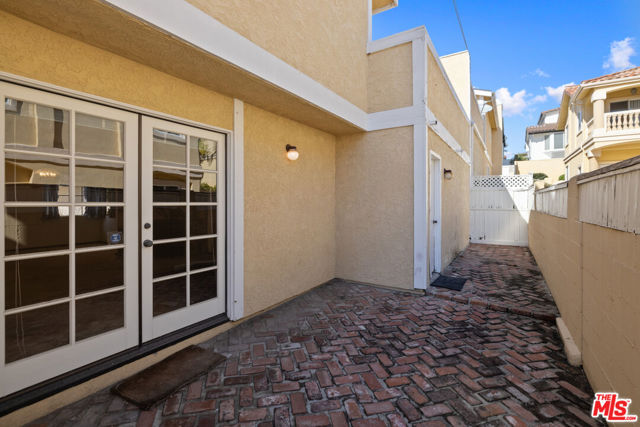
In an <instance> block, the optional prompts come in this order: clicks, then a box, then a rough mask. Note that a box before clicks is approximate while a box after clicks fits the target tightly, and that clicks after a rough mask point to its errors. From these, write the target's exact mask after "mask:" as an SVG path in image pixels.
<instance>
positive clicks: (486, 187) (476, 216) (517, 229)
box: [470, 175, 534, 246]
mask: <svg viewBox="0 0 640 427" xmlns="http://www.w3.org/2000/svg"><path fill="white" fill-rule="evenodd" d="M533 190H534V188H533V176H532V175H488V176H474V177H473V181H472V185H471V206H470V207H471V223H470V234H471V242H472V243H486V244H496V245H515V246H527V245H528V243H529V238H528V233H527V226H528V224H529V212H530V211H531V209H532V208H533Z"/></svg>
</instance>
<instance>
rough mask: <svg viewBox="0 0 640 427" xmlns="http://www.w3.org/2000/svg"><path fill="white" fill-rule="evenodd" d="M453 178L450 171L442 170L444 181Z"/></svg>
mask: <svg viewBox="0 0 640 427" xmlns="http://www.w3.org/2000/svg"><path fill="white" fill-rule="evenodd" d="M451 178H453V172H452V171H451V169H445V170H444V179H446V180H449V179H451Z"/></svg>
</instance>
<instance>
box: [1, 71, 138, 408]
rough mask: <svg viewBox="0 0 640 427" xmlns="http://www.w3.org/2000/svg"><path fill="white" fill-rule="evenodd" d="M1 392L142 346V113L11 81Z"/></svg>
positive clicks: (5, 121) (4, 159)
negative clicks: (140, 316)
mask: <svg viewBox="0 0 640 427" xmlns="http://www.w3.org/2000/svg"><path fill="white" fill-rule="evenodd" d="M0 97H1V99H2V106H1V107H0V108H1V110H0V112H1V114H2V118H1V119H0V141H1V142H0V180H3V182H2V183H1V185H0V200H1V201H2V206H1V208H0V230H2V231H3V233H4V238H3V239H2V240H1V241H0V256H1V257H2V259H1V261H0V277H1V278H2V283H3V286H2V289H0V311H1V315H0V396H5V395H7V394H10V393H13V392H16V391H18V390H20V389H23V388H25V387H28V386H31V385H34V384H37V383H39V382H41V381H44V380H47V379H49V378H52V377H55V376H57V375H59V374H62V373H65V372H68V371H70V370H72V369H75V368H78V367H81V366H83V365H86V364H88V363H91V362H94V361H96V360H99V359H101V358H104V357H106V356H109V355H112V354H114V353H117V352H120V351H122V350H125V349H127V348H130V347H133V346H136V345H137V344H138V334H139V321H138V295H139V289H138V248H139V245H138V209H137V205H138V116H137V115H136V114H132V113H129V112H124V111H121V110H118V109H114V108H108V107H104V106H100V105H96V104H93V103H89V102H84V101H79V100H76V99H71V98H68V97H64V96H58V95H54V94H51V93H47V92H43V91H37V90H33V89H28V88H24V87H22V86H18V85H13V84H8V83H2V82H0Z"/></svg>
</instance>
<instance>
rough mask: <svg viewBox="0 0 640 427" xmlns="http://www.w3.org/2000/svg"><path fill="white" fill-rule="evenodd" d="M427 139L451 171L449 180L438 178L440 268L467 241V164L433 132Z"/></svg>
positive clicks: (449, 260) (430, 146) (446, 167)
mask: <svg viewBox="0 0 640 427" xmlns="http://www.w3.org/2000/svg"><path fill="white" fill-rule="evenodd" d="M428 138H429V150H430V151H433V152H435V153H436V154H438V155H439V156H440V157H441V158H442V163H441V166H442V168H443V169H450V170H451V171H452V172H453V178H452V179H451V180H447V179H444V178H443V179H442V217H441V220H442V239H441V240H442V269H444V268H445V267H446V266H447V265H449V263H450V262H451V261H453V259H454V258H455V256H456V255H457V254H458V253H460V252H461V251H463V250H464V249H465V248H466V247H467V245H468V244H469V197H470V195H469V166H468V165H467V164H466V163H465V162H464V160H462V158H460V156H458V155H457V154H456V153H455V152H454V151H453V150H452V149H451V148H450V147H449V146H448V145H447V144H445V142H444V141H443V140H442V139H441V138H440V137H439V136H438V135H437V134H435V133H434V132H433V131H431V130H429V133H428ZM429 176H431V175H429ZM429 223H431V221H429ZM428 241H430V240H428ZM429 271H431V269H429Z"/></svg>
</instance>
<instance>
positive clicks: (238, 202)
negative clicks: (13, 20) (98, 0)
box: [0, 71, 244, 320]
mask: <svg viewBox="0 0 640 427" xmlns="http://www.w3.org/2000/svg"><path fill="white" fill-rule="evenodd" d="M1 81H4V82H7V83H13V84H17V85H20V86H26V87H29V88H32V89H38V90H43V91H46V92H52V93H55V94H58V95H63V96H68V97H70V98H75V99H79V100H82V101H88V102H93V103H96V104H100V105H104V106H107V107H113V108H117V109H120V110H125V111H129V112H132V113H137V114H140V115H143V116H148V117H154V118H158V119H162V120H168V121H170V122H175V123H178V124H183V125H187V126H194V127H197V128H200V129H204V130H211V131H214V132H221V133H225V134H226V135H227V159H226V167H227V188H226V190H227V316H228V317H229V319H230V320H238V319H241V318H242V317H243V316H244V103H243V102H242V101H241V100H239V99H234V100H233V101H234V102H233V123H232V128H233V129H226V128H223V127H220V126H212V125H209V124H206V123H202V122H197V121H194V120H189V119H185V118H182V117H177V116H173V115H171V114H167V113H163V112H160V111H156V110H150V109H147V108H144V107H139V106H136V105H132V104H127V103H125V102H120V101H116V100H113V99H109V98H105V97H102V96H98V95H93V94H90V93H87V92H82V91H77V90H73V89H69V88H65V87H63V86H58V85H54V84H51V83H47V82H43V81H40V80H35V79H30V78H28V77H23V76H19V75H16V74H11V73H7V72H5V71H0V82H1Z"/></svg>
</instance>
